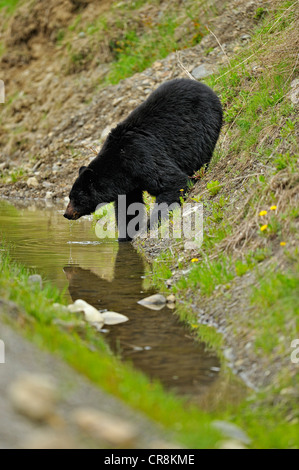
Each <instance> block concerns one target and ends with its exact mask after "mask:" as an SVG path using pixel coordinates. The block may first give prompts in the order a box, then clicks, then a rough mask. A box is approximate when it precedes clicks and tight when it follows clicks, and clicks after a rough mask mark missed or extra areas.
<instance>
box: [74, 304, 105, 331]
mask: <svg viewBox="0 0 299 470" xmlns="http://www.w3.org/2000/svg"><path fill="white" fill-rule="evenodd" d="M67 308H68V310H69V311H70V312H73V313H77V312H84V316H85V320H86V321H87V322H89V323H98V324H100V325H104V318H103V316H102V314H101V313H100V312H99V311H98V310H97V309H96V308H95V307H93V306H92V305H90V304H89V303H87V302H85V300H82V299H77V300H76V301H75V302H74V303H73V304H70V305H68V307H67Z"/></svg>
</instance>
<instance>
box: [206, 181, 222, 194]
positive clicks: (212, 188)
mask: <svg viewBox="0 0 299 470" xmlns="http://www.w3.org/2000/svg"><path fill="white" fill-rule="evenodd" d="M221 187H222V186H221V184H220V183H219V181H218V180H215V181H210V182H209V183H207V190H208V191H209V193H210V194H211V196H216V194H218V193H219V191H220V189H221Z"/></svg>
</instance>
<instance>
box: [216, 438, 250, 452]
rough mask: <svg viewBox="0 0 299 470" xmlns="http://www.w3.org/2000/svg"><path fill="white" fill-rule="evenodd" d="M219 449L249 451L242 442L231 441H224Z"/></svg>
mask: <svg viewBox="0 0 299 470" xmlns="http://www.w3.org/2000/svg"><path fill="white" fill-rule="evenodd" d="M219 449H239V450H241V449H247V447H245V446H243V444H242V443H241V442H238V441H234V440H230V441H223V442H222V443H221V446H220V447H219Z"/></svg>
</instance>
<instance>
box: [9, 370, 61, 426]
mask: <svg viewBox="0 0 299 470" xmlns="http://www.w3.org/2000/svg"><path fill="white" fill-rule="evenodd" d="M57 395H58V393H57V388H56V386H55V384H54V382H53V379H52V377H51V376H48V375H37V374H24V375H21V376H20V377H18V378H17V379H16V380H15V381H14V382H12V384H11V385H10V387H9V389H8V396H9V399H10V401H11V403H12V405H13V407H14V408H15V410H16V411H18V412H19V413H21V414H23V415H25V416H27V417H28V418H30V419H32V420H37V421H43V420H46V419H47V418H49V416H51V415H52V414H53V413H54V409H55V403H56V401H57Z"/></svg>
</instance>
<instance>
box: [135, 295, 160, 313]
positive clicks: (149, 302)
mask: <svg viewBox="0 0 299 470" xmlns="http://www.w3.org/2000/svg"><path fill="white" fill-rule="evenodd" d="M137 303H138V304H139V305H143V306H144V307H147V308H150V309H152V310H160V309H161V308H163V307H164V306H165V304H166V298H165V297H164V295H162V294H154V295H150V296H149V297H145V298H144V299H141V300H139V301H138V302H137Z"/></svg>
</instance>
